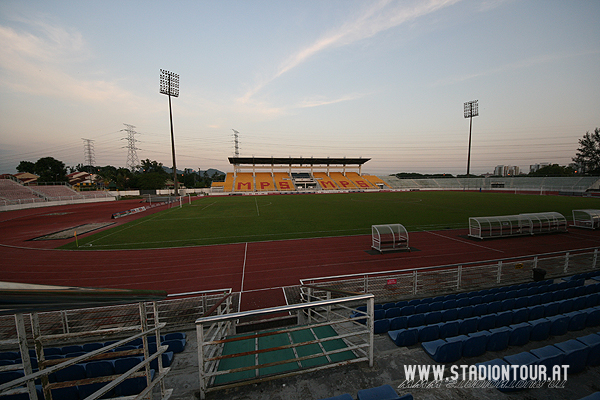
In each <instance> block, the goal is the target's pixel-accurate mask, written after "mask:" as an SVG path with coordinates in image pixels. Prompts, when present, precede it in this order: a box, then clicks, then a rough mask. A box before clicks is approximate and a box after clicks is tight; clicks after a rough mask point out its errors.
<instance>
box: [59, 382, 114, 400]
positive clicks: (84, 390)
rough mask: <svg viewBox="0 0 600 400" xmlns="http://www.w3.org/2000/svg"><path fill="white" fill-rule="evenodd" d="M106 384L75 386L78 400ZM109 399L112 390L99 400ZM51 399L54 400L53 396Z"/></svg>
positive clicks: (112, 392)
mask: <svg viewBox="0 0 600 400" xmlns="http://www.w3.org/2000/svg"><path fill="white" fill-rule="evenodd" d="M107 383H108V382H102V383H90V384H87V385H81V386H77V392H78V393H79V397H78V398H79V399H85V398H86V397H88V396H89V395H91V394H92V393H94V392H95V391H97V390H99V389H100V388H102V387H103V386H105V385H106V384H107ZM109 397H114V389H111V390H109V391H108V392H107V393H106V394H104V395H103V396H102V397H101V398H103V399H106V398H109ZM52 398H55V397H54V396H53V397H52Z"/></svg>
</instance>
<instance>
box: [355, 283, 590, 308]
mask: <svg viewBox="0 0 600 400" xmlns="http://www.w3.org/2000/svg"><path fill="white" fill-rule="evenodd" d="M553 282H554V281H553V280H552V279H548V280H545V281H539V282H529V283H521V284H516V285H511V286H501V287H495V288H491V289H481V290H475V291H471V292H462V293H452V294H447V295H444V296H436V297H426V298H423V299H412V300H401V301H398V302H394V303H390V302H388V303H383V304H375V310H379V309H384V310H387V309H388V308H392V307H404V306H415V307H416V306H418V305H419V304H429V303H436V302H444V301H448V300H460V299H464V298H470V297H477V296H488V295H496V294H498V293H503V292H511V291H518V290H526V291H529V292H530V293H529V294H537V293H540V290H541V291H543V292H546V291H549V290H551V291H555V290H560V289H563V288H567V287H572V286H573V285H574V284H575V283H570V284H568V285H567V284H564V285H563V287H558V286H557V285H559V284H555V283H553ZM577 284H578V285H579V284H581V285H583V283H582V282H577ZM550 285H553V286H552V287H550ZM569 285H571V286H569ZM545 286H548V288H546V289H541V287H545ZM529 289H531V290H529ZM521 293H523V292H521ZM500 296H502V295H500ZM504 298H506V297H504ZM358 309H359V310H362V311H366V310H367V308H366V307H359V308H358Z"/></svg>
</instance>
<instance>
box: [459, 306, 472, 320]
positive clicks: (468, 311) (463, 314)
mask: <svg viewBox="0 0 600 400" xmlns="http://www.w3.org/2000/svg"><path fill="white" fill-rule="evenodd" d="M472 316H473V306H465V307H460V308H458V314H457V318H458V319H465V318H471V317H472Z"/></svg>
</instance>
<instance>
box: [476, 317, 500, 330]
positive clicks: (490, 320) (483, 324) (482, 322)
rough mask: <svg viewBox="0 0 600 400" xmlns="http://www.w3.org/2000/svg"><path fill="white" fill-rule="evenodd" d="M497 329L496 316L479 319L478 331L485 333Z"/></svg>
mask: <svg viewBox="0 0 600 400" xmlns="http://www.w3.org/2000/svg"><path fill="white" fill-rule="evenodd" d="M495 327H496V314H487V315H482V316H481V317H479V321H478V323H477V330H479V331H484V330H489V329H492V328H495Z"/></svg>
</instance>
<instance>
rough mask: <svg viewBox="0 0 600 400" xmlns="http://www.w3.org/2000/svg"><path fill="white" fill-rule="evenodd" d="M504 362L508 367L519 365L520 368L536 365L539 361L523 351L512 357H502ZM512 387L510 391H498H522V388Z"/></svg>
mask: <svg viewBox="0 0 600 400" xmlns="http://www.w3.org/2000/svg"><path fill="white" fill-rule="evenodd" d="M504 361H506V362H507V363H508V364H510V365H520V366H524V365H536V364H537V363H538V361H539V358H537V357H536V356H534V355H533V354H531V353H530V352H528V351H524V352H522V353H518V354H514V355H509V356H505V357H504ZM511 386H513V387H511V388H510V390H505V389H504V390H503V389H499V390H500V391H511V392H512V391H516V390H523V388H522V387H521V388H518V387H519V385H511Z"/></svg>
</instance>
